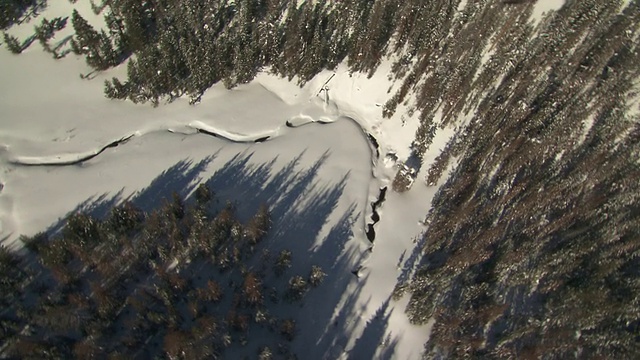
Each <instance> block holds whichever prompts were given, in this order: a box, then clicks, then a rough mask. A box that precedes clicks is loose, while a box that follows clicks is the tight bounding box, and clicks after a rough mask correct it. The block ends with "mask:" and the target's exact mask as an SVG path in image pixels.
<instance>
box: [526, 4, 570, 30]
mask: <svg viewBox="0 0 640 360" xmlns="http://www.w3.org/2000/svg"><path fill="white" fill-rule="evenodd" d="M564 3H565V0H537V1H536V4H535V6H534V8H533V13H532V14H531V20H532V22H533V23H534V24H537V23H539V22H540V20H541V19H542V18H543V17H544V16H545V15H547V14H548V13H549V12H551V11H557V10H558V9H560V8H561V7H562V6H563V5H564Z"/></svg>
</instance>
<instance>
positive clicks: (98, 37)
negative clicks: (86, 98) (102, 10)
mask: <svg viewBox="0 0 640 360" xmlns="http://www.w3.org/2000/svg"><path fill="white" fill-rule="evenodd" d="M71 23H72V24H73V29H74V30H75V36H74V39H73V40H72V41H71V48H72V50H73V52H74V53H76V54H78V55H85V57H86V60H87V64H88V65H89V66H91V67H92V68H94V69H97V70H104V69H107V68H109V67H111V66H114V65H116V64H117V63H118V54H117V53H116V51H115V50H114V49H113V45H112V43H111V39H110V38H109V36H108V35H107V34H106V33H105V32H104V30H103V31H101V32H97V31H96V30H95V29H94V28H93V26H91V24H89V23H88V22H87V21H86V20H85V19H84V18H83V17H82V16H81V15H80V13H78V11H77V10H73V14H72V16H71Z"/></svg>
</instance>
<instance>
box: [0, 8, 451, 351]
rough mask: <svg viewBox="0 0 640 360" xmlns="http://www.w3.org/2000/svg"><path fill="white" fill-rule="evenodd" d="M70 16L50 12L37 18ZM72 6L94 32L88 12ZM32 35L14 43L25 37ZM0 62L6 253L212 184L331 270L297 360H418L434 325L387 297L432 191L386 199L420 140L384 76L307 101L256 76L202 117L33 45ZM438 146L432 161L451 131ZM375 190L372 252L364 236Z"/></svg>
mask: <svg viewBox="0 0 640 360" xmlns="http://www.w3.org/2000/svg"><path fill="white" fill-rule="evenodd" d="M87 3H88V2H87ZM72 6H74V5H70V4H69V3H68V2H66V1H64V2H58V3H56V5H54V7H52V8H50V9H48V10H47V13H46V16H47V17H48V18H49V19H50V18H52V17H54V16H59V15H65V14H70V13H71V11H70V9H71V7H72ZM75 6H79V7H81V9H80V10H81V11H80V12H81V13H82V14H83V15H86V16H87V18H88V19H89V20H91V21H93V22H94V24H99V23H98V21H100V20H99V18H91V16H90V14H91V11H90V10H88V6H87V4H85V3H80V4H78V5H75ZM87 10H88V11H87ZM49 12H51V13H49ZM37 21H38V20H36V21H35V22H37ZM33 24H34V22H32V23H31V24H26V25H22V26H21V27H19V28H18V29H12V30H11V33H12V34H18V35H21V36H27V35H28V34H29V29H31V28H32V26H33ZM68 26H69V27H70V23H69V25H68ZM65 31H67V30H65ZM0 63H1V64H2V68H1V69H0V108H1V109H2V114H1V115H0V184H1V186H0V240H1V243H2V244H3V245H5V246H8V247H10V248H13V249H15V250H20V248H21V246H22V244H21V243H20V241H19V240H18V238H19V236H20V235H21V234H26V235H33V234H35V233H37V232H40V231H45V230H55V229H57V228H58V227H59V225H60V224H59V221H60V219H61V218H63V217H64V216H65V214H67V213H68V212H70V211H77V210H86V211H91V212H92V213H94V214H98V215H99V214H101V211H102V212H104V210H105V209H106V208H107V207H108V206H110V205H114V204H117V203H119V202H122V201H124V200H126V199H134V200H138V201H140V204H142V206H144V207H149V208H150V207H152V206H155V205H158V204H159V203H160V201H161V197H163V196H167V195H168V194H169V193H170V192H171V191H172V190H175V191H178V192H180V193H182V194H183V195H188V194H189V192H191V191H192V190H193V188H194V186H195V185H197V184H198V183H200V182H207V183H208V184H210V185H211V186H212V187H213V190H214V191H216V193H217V195H218V196H219V197H220V198H221V199H222V200H227V199H228V200H232V201H238V204H239V208H238V211H239V214H240V215H241V216H249V214H251V213H252V212H253V211H255V209H256V208H257V206H258V205H259V202H266V203H267V205H269V206H270V207H271V208H272V209H273V208H276V209H281V212H280V213H277V214H276V215H278V214H279V215H280V216H281V218H276V219H275V223H276V226H275V229H274V230H273V231H274V233H275V234H277V237H278V239H279V240H278V241H280V242H281V243H277V244H275V245H274V246H276V247H280V248H291V249H293V250H294V256H296V257H299V258H305V257H308V259H309V260H308V261H309V264H307V265H310V264H312V263H316V264H321V265H322V267H323V269H324V270H325V272H327V273H328V277H327V281H326V283H325V284H324V285H322V287H320V288H319V289H317V290H315V291H312V292H311V293H310V294H309V296H308V297H307V298H306V299H305V302H304V305H303V306H302V307H303V309H302V310H301V312H300V313H299V314H302V315H299V316H298V318H297V322H298V325H299V327H300V329H301V335H300V336H299V337H297V338H296V339H295V340H294V342H293V343H292V349H293V350H294V351H295V352H296V353H297V354H298V355H299V356H300V357H302V358H306V359H315V358H318V359H339V358H353V359H365V358H367V359H368V358H391V359H418V358H420V357H421V354H422V351H423V345H424V342H425V341H426V339H427V338H428V333H429V326H422V327H419V326H414V325H411V324H410V323H409V322H408V319H407V317H406V315H405V313H404V309H405V306H406V304H407V301H408V298H407V297H405V298H403V299H402V300H400V301H394V300H392V299H391V292H392V290H393V288H394V286H395V284H396V282H397V280H398V279H406V278H408V277H409V276H410V274H411V273H412V272H413V270H414V269H415V266H416V265H417V263H418V261H419V258H420V256H419V254H420V246H419V244H418V243H419V242H418V241H417V240H416V239H418V238H419V235H420V233H421V231H423V224H422V220H423V219H424V218H425V215H426V214H427V212H428V210H429V203H430V202H431V198H432V197H433V195H434V193H435V191H436V188H428V187H426V186H425V185H424V181H417V182H416V184H415V185H414V186H413V188H412V189H411V190H410V191H408V192H406V193H403V194H398V193H395V192H393V191H391V189H390V181H391V179H392V178H393V175H394V174H395V171H396V169H395V166H394V163H393V161H391V162H390V161H389V158H388V157H386V156H385V155H386V154H388V153H393V154H395V155H397V157H398V158H399V159H401V160H403V159H406V158H407V156H408V154H409V144H410V143H411V140H412V139H413V135H414V133H415V128H416V127H417V121H416V119H415V118H409V119H405V118H404V116H406V115H402V116H403V119H402V120H400V116H401V115H400V114H398V115H397V116H394V117H393V118H392V119H382V116H381V113H382V111H381V110H382V105H383V104H384V102H385V101H386V100H387V99H388V97H389V94H388V93H387V90H388V89H389V87H390V86H391V84H390V82H389V80H388V78H387V75H388V71H389V67H390V63H383V64H382V65H381V66H380V68H379V70H378V72H377V73H376V74H375V75H374V76H373V77H372V78H371V79H369V78H367V76H366V75H364V74H353V75H351V74H349V71H348V69H347V68H346V66H340V67H339V68H338V69H337V70H336V71H333V72H332V71H326V72H323V73H321V74H319V75H318V76H316V78H314V79H313V80H312V81H310V82H309V83H307V84H306V85H305V86H304V87H303V88H300V87H298V86H296V85H295V80H294V82H289V81H287V80H286V79H282V78H279V77H276V76H273V75H270V74H268V73H266V72H265V73H261V74H260V75H259V76H258V77H257V78H256V80H255V81H254V82H252V83H250V84H248V85H243V86H239V87H237V88H235V89H233V90H226V89H225V88H224V87H223V86H218V85H216V86H214V87H213V88H211V89H210V90H208V91H207V92H206V94H205V95H204V96H203V99H202V102H201V103H200V104H198V105H196V106H190V105H188V101H187V100H186V99H178V100H176V101H174V102H173V103H171V104H162V105H160V106H159V107H157V108H153V107H151V106H150V105H135V104H132V103H130V102H121V101H110V100H108V99H106V98H105V97H104V96H103V92H102V90H103V82H104V80H105V79H110V78H111V77H113V76H120V77H122V76H123V74H124V73H125V70H126V66H124V65H123V66H121V67H119V68H116V69H113V70H110V71H108V72H105V73H100V74H98V75H97V76H96V77H95V78H93V79H91V80H84V79H81V78H80V77H79V74H80V73H88V72H89V69H88V68H87V67H86V65H85V64H84V61H83V60H82V59H80V58H75V57H74V56H72V55H70V56H67V57H66V58H64V59H62V60H53V59H52V58H51V57H50V55H49V54H47V53H45V52H43V51H42V49H41V48H40V46H39V44H37V43H34V44H33V45H32V46H31V47H30V48H29V49H28V50H26V51H25V52H24V53H23V54H21V55H18V56H15V55H12V54H10V53H9V52H8V51H7V50H6V49H0ZM332 75H334V76H333V78H331V77H332ZM329 78H331V80H330V81H329V82H328V83H327V84H326V85H325V82H326V81H327V80H328V79H329ZM287 122H288V125H289V126H287V125H286V123H287ZM206 133H215V134H217V135H218V136H217V137H213V136H209V135H207V134H206ZM367 133H369V134H371V135H372V136H373V137H375V138H376V140H377V142H378V143H379V149H378V153H379V156H377V155H376V149H375V148H374V147H373V145H372V144H371V142H370V141H369V140H368V138H367ZM439 133H441V134H442V136H441V137H440V136H438V137H437V139H435V140H434V146H432V148H431V149H430V150H429V153H428V154H427V158H428V159H433V158H435V156H436V155H437V153H438V152H439V151H440V150H441V148H442V147H443V146H444V144H445V143H446V141H447V140H448V139H449V138H450V136H451V134H452V132H451V130H445V131H442V132H439ZM266 137H268V138H266ZM256 140H263V141H262V142H260V143H255V142H254V141H256ZM118 141H123V143H121V144H120V145H118V146H115V144H114V142H118ZM109 144H112V145H114V146H111V147H109V146H108V145H109ZM82 159H85V161H80V160H82ZM76 162H77V163H76ZM428 165H429V164H425V165H424V166H423V170H424V169H426V168H427V167H428ZM423 175H424V174H421V175H420V177H419V178H418V180H422V179H423V177H424V176H423ZM443 180H444V179H443ZM385 186H389V191H387V193H386V200H385V202H384V203H383V204H382V205H381V206H380V207H379V208H378V213H379V214H380V217H381V220H380V221H379V222H378V223H377V224H376V225H375V230H376V239H375V243H374V246H373V247H372V245H371V243H370V242H369V241H368V240H367V238H366V235H365V231H364V230H365V228H366V224H367V223H369V222H371V220H370V216H371V211H372V208H371V203H372V202H374V201H376V199H377V196H378V193H379V189H380V188H382V187H385ZM300 239H305V241H302V242H301V241H300ZM352 270H358V271H357V274H358V276H354V275H353V274H352V273H351V271H352ZM310 349H313V350H312V351H311V352H310Z"/></svg>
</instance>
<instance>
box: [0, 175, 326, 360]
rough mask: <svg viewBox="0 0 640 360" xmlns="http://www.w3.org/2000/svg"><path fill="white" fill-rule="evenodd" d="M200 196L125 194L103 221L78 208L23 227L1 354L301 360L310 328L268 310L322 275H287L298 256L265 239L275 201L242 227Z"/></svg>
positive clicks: (2, 270) (1, 272) (1, 288)
mask: <svg viewBox="0 0 640 360" xmlns="http://www.w3.org/2000/svg"><path fill="white" fill-rule="evenodd" d="M195 197H196V202H195V203H194V204H191V205H188V204H185V203H184V201H183V200H182V199H181V198H180V197H178V196H177V195H175V194H174V195H173V198H172V200H170V201H166V202H165V204H164V205H163V206H162V207H161V208H159V209H157V210H154V211H151V212H149V213H144V212H142V211H141V210H139V209H138V208H136V207H135V206H134V205H133V204H131V203H124V204H122V205H119V206H116V207H114V208H112V209H111V210H110V212H109V214H108V216H107V217H106V218H104V219H96V218H93V217H91V216H88V215H86V214H82V213H77V214H71V215H70V216H69V217H68V218H67V219H66V220H65V226H64V228H63V229H62V230H61V232H60V234H59V235H55V236H53V237H52V238H49V236H48V235H47V234H44V233H41V234H37V235H35V236H32V237H26V236H22V237H21V240H22V241H23V242H24V244H25V246H26V248H27V249H28V250H29V253H28V254H27V255H26V256H20V255H17V254H15V253H12V252H9V251H7V250H6V249H5V248H0V304H1V308H2V310H1V311H0V339H2V346H0V357H2V358H20V359H26V358H34V359H35V358H38V359H62V358H64V359H71V358H78V359H87V358H91V359H107V358H109V359H132V358H171V359H172V358H181V359H202V358H220V357H223V355H224V353H225V349H227V348H229V347H231V346H241V347H242V346H248V347H252V348H253V350H252V351H255V353H254V354H255V356H256V357H258V358H260V359H270V358H272V357H273V356H275V354H278V355H279V356H281V357H283V358H292V357H293V356H294V354H292V353H291V352H290V350H289V347H288V345H287V344H288V342H289V341H291V340H292V339H293V338H294V337H295V336H296V335H297V334H298V332H299V331H300V330H299V329H297V327H296V322H295V320H294V319H292V318H286V317H284V318H279V317H276V316H274V315H272V314H271V313H270V311H269V308H270V306H271V305H272V304H275V303H278V302H281V301H282V300H284V301H285V302H286V303H295V302H298V301H300V300H301V299H302V298H303V297H304V296H305V294H306V293H307V292H308V291H309V290H310V289H311V288H313V287H316V286H319V285H320V284H321V282H322V281H323V278H324V276H325V274H324V272H323V271H322V269H320V268H319V267H318V266H311V267H310V268H309V272H308V273H306V274H298V275H296V274H291V277H290V278H289V280H288V282H287V281H286V280H285V278H284V277H283V275H285V274H287V273H288V272H289V268H290V267H291V265H292V261H293V258H292V256H293V254H292V253H291V252H290V251H288V250H283V251H281V252H280V253H278V254H270V252H269V250H268V249H266V248H264V247H261V246H260V243H261V242H262V240H263V239H264V238H265V236H267V233H268V231H269V228H270V226H271V219H270V214H269V210H268V209H267V207H266V206H262V207H260V209H258V211H257V212H256V214H255V216H254V217H253V218H251V219H250V220H249V221H248V222H247V223H246V224H242V223H240V222H239V221H238V220H237V219H236V217H235V212H234V207H233V206H232V205H230V204H227V206H226V207H224V208H223V209H222V210H220V211H218V212H213V213H212V212H211V211H209V210H208V209H209V208H211V206H209V203H210V202H211V201H212V200H213V193H212V192H211V190H209V189H208V188H207V187H206V186H204V185H201V186H200V187H199V188H198V189H197V190H196V195H195ZM292 306H293V305H292ZM270 333H273V335H268V334H270ZM254 337H255V339H254ZM258 339H259V340H258Z"/></svg>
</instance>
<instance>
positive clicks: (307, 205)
mask: <svg viewBox="0 0 640 360" xmlns="http://www.w3.org/2000/svg"><path fill="white" fill-rule="evenodd" d="M253 155H254V153H252V152H247V151H245V152H240V153H238V154H236V155H235V156H233V157H232V158H231V159H230V160H228V161H227V162H226V163H225V164H223V165H222V166H220V167H219V169H218V170H217V171H215V173H214V174H213V175H212V176H210V177H209V178H205V179H203V178H202V175H203V174H204V173H205V171H206V170H207V169H208V167H209V165H210V164H211V162H212V161H213V160H214V159H215V158H216V157H217V153H216V154H214V155H211V156H209V157H207V158H204V159H202V160H200V161H194V160H191V159H184V160H181V161H179V162H177V163H176V164H174V165H173V166H171V167H169V168H167V169H166V170H165V171H163V172H162V173H160V174H159V175H158V176H157V177H156V178H155V179H153V180H152V181H151V182H150V184H149V185H148V186H147V187H145V188H144V189H142V190H140V191H138V192H136V193H134V194H131V195H127V194H125V193H124V191H125V190H124V188H123V189H121V190H120V191H118V192H117V193H115V194H108V193H104V194H96V195H95V196H93V197H91V198H88V199H87V200H85V201H83V202H82V203H80V204H78V205H77V206H76V207H75V208H74V209H73V210H72V211H71V213H75V212H83V213H85V214H88V215H91V216H93V217H96V218H104V217H106V216H107V215H108V214H109V211H110V209H111V208H113V207H114V206H116V205H118V204H120V203H122V202H124V201H131V202H132V203H133V204H135V205H136V206H137V207H139V208H140V209H142V210H144V211H145V212H150V211H153V210H155V209H157V208H159V207H160V206H162V205H163V201H165V200H164V199H170V197H171V195H172V193H174V192H175V193H177V194H178V195H179V196H181V197H182V198H183V199H185V201H186V202H194V201H195V195H194V190H195V188H196V187H197V186H198V184H200V183H204V184H206V185H207V186H209V188H210V189H211V190H212V191H213V192H214V193H215V198H216V199H217V200H222V201H217V202H216V201H214V202H212V203H211V204H210V207H211V209H210V210H213V211H214V212H215V211H217V210H220V209H222V208H223V207H225V206H227V205H225V204H228V203H229V202H230V203H232V204H233V205H234V208H235V211H236V214H237V215H238V218H239V219H240V220H241V221H248V220H249V219H250V218H251V217H252V216H253V215H254V214H255V213H256V211H257V209H258V207H259V206H260V205H261V204H265V205H267V206H268V207H269V209H270V212H271V218H272V228H271V231H270V232H269V233H268V235H267V237H266V238H265V239H263V240H262V242H261V243H259V244H258V245H257V246H256V248H255V249H254V250H252V251H254V252H255V253H260V252H264V251H265V250H267V251H268V252H270V253H272V254H276V253H277V252H279V251H280V250H283V249H287V250H291V251H292V253H293V261H292V266H291V268H289V269H288V270H286V272H285V273H284V279H281V280H284V281H279V282H280V283H284V285H285V287H283V286H280V287H279V288H278V289H277V290H278V292H279V293H280V294H283V293H284V292H285V290H286V280H288V279H289V277H291V276H293V275H301V276H303V277H305V278H306V277H307V275H308V271H309V269H310V267H311V266H312V265H317V266H320V267H321V268H322V270H323V271H324V272H325V273H326V277H325V279H324V282H323V283H322V284H321V285H320V286H319V287H318V288H317V289H313V288H310V289H309V291H308V293H307V294H306V296H305V297H304V298H303V299H302V301H301V302H299V303H294V304H285V303H277V304H270V305H269V312H270V313H272V314H273V315H275V316H278V318H293V319H295V321H296V324H297V325H296V327H297V328H298V329H299V331H298V334H297V336H296V338H295V339H294V340H293V342H291V344H290V346H291V349H292V350H293V351H294V352H295V353H298V354H305V358H309V359H332V358H336V357H337V356H340V354H345V353H347V352H348V353H350V354H351V355H352V357H353V358H371V357H373V356H376V354H377V353H376V352H377V351H378V347H377V345H378V344H381V343H383V342H385V341H386V343H387V344H388V345H387V346H386V348H385V349H383V350H384V351H383V353H382V355H381V353H378V354H377V355H380V356H383V357H384V358H388V357H389V356H391V355H392V354H393V351H394V349H395V344H396V341H395V340H392V339H390V338H387V339H386V340H385V330H386V329H387V325H388V324H387V322H388V319H389V315H388V314H387V311H388V305H389V300H387V302H385V304H384V305H383V307H381V309H380V310H379V311H378V314H377V315H376V317H375V318H374V319H373V320H371V321H370V322H369V323H368V324H367V325H366V327H365V331H364V333H362V335H361V336H360V338H359V339H358V340H357V341H356V342H355V347H354V348H353V349H352V350H349V349H347V347H348V346H349V344H353V343H354V342H353V340H354V339H353V334H354V332H355V331H356V330H357V331H359V329H360V326H361V325H362V323H361V321H360V314H362V312H363V311H365V309H366V306H367V304H368V302H363V301H362V300H361V295H362V294H361V293H362V287H363V284H364V283H365V282H366V280H367V276H368V275H365V276H364V277H362V278H359V277H357V276H354V274H353V273H352V270H353V268H354V266H356V265H357V264H359V263H360V262H361V261H362V259H363V258H364V257H365V256H366V255H368V254H367V250H366V248H367V247H368V243H367V244H365V242H366V241H363V240H361V239H357V238H355V237H354V234H353V229H354V226H357V225H356V224H358V223H360V220H362V219H361V216H362V214H361V208H362V206H366V204H357V203H348V202H346V201H345V200H344V199H343V194H344V192H345V188H346V186H347V184H348V181H349V178H350V172H349V171H346V172H345V173H344V174H341V175H340V176H335V177H333V178H327V177H326V176H324V175H323V176H321V175H320V170H321V169H322V168H323V166H324V165H325V164H326V162H327V160H328V159H329V158H330V157H331V154H330V153H329V152H328V151H327V152H325V153H324V154H322V155H320V156H319V158H317V159H315V160H314V161H312V162H309V161H308V160H309V159H308V157H309V156H307V155H306V151H302V152H301V153H300V154H298V155H297V156H295V157H293V158H292V159H291V160H290V161H289V162H288V163H286V164H284V166H278V169H277V170H276V169H274V168H275V167H276V164H277V162H278V160H279V157H278V156H276V157H274V158H272V159H270V160H267V161H264V162H256V161H253ZM305 164H306V165H305ZM63 226H64V220H60V221H58V222H57V223H55V224H53V225H52V226H50V227H49V229H48V230H47V231H48V232H49V233H50V234H57V233H59V232H60V231H61V229H62V228H63ZM258 258H259V256H256V257H253V258H252V259H250V260H247V262H246V264H243V265H244V267H243V268H246V269H249V270H251V269H258V267H259V266H260V261H262V260H260V259H258ZM181 271H182V272H183V273H192V274H198V275H199V276H198V277H199V278H200V277H201V278H202V281H206V279H207V278H220V276H223V275H220V273H218V272H215V274H214V273H213V272H212V271H211V267H207V268H203V267H201V266H199V265H198V262H196V261H194V262H193V263H190V264H187V265H185V267H183V269H182V270H181ZM234 271H235V270H234ZM251 271H255V270H251ZM207 272H209V273H207ZM224 276H227V277H225V278H224V279H227V278H228V279H235V280H234V281H236V280H238V279H241V278H240V276H241V274H240V273H232V274H230V275H229V274H225V275H224ZM277 277H278V276H277V275H276V274H275V273H271V272H269V273H268V274H266V276H265V278H264V282H265V284H268V283H270V282H271V283H272V282H276V281H275V279H276V278H277ZM41 278H42V279H49V278H50V275H47V274H44V273H43V274H42V276H41ZM199 281H200V280H199ZM234 281H232V280H229V284H233V282H234ZM221 283H224V284H226V281H225V282H221ZM235 284H237V281H236V282H235ZM230 286H231V285H230ZM266 290H267V289H266V288H265V291H266ZM255 331H256V333H255V334H254V333H253V332H254V330H251V331H250V333H249V335H250V336H248V338H253V337H252V336H251V335H252V334H253V335H254V336H256V338H258V339H260V338H261V337H260V336H261V335H265V334H267V335H266V336H274V335H268V334H269V333H268V332H267V330H266V329H259V330H255ZM160 333H161V332H160ZM356 333H357V332H356ZM276 335H277V334H276ZM258 342H259V341H257V342H256V344H255V345H258V344H257V343H258ZM252 346H253V343H252V344H251V345H250V346H247V347H246V349H243V350H241V351H242V352H241V355H243V356H255V354H256V351H257V347H255V348H252ZM369 346H371V347H372V348H369ZM308 349H314V352H313V354H309V353H308ZM145 351H146V353H147V354H153V353H154V351H159V350H158V349H155V348H149V349H145ZM239 351H240V350H239ZM385 354H386V355H385ZM234 355H235V354H234ZM361 356H364V357H361Z"/></svg>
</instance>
